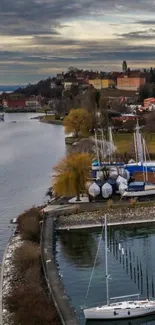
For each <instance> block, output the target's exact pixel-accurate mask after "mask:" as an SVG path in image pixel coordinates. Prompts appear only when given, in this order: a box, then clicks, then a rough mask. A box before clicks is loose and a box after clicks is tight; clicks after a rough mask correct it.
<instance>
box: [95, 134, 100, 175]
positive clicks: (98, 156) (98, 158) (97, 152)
mask: <svg viewBox="0 0 155 325" xmlns="http://www.w3.org/2000/svg"><path fill="white" fill-rule="evenodd" d="M95 146H96V154H97V160H98V165H99V171H100V170H101V165H100V154H99V148H98V143H97V133H96V130H95Z"/></svg>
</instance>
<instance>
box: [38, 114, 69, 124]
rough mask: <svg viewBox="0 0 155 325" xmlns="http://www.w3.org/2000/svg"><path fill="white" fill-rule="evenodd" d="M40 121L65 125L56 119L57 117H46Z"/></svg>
mask: <svg viewBox="0 0 155 325" xmlns="http://www.w3.org/2000/svg"><path fill="white" fill-rule="evenodd" d="M39 121H40V122H42V123H47V124H56V125H63V121H62V120H57V119H55V115H44V116H43V117H41V118H40V119H39Z"/></svg>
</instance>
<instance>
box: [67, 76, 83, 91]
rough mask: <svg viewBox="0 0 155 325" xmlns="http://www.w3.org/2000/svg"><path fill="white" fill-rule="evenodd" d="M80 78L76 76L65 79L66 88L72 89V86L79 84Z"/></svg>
mask: <svg viewBox="0 0 155 325" xmlns="http://www.w3.org/2000/svg"><path fill="white" fill-rule="evenodd" d="M78 84H79V83H78V80H77V79H76V78H73V77H70V78H67V79H65V80H64V89H65V90H70V89H71V87H72V86H78Z"/></svg>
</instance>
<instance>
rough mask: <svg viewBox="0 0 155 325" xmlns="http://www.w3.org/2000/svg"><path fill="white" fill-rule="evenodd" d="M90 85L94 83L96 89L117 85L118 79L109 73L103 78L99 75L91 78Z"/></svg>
mask: <svg viewBox="0 0 155 325" xmlns="http://www.w3.org/2000/svg"><path fill="white" fill-rule="evenodd" d="M89 85H92V86H93V87H94V88H95V89H99V90H100V89H103V88H109V87H115V86H116V81H115V80H114V79H113V78H111V77H109V76H108V75H107V76H104V77H103V78H101V77H98V78H94V79H89Z"/></svg>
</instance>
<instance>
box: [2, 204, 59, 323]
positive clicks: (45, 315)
mask: <svg viewBox="0 0 155 325" xmlns="http://www.w3.org/2000/svg"><path fill="white" fill-rule="evenodd" d="M41 208H42V207H39V208H31V209H30V210H28V211H25V212H24V213H23V214H21V215H20V216H19V217H18V218H17V228H16V232H15V235H13V237H12V238H11V240H10V242H9V245H8V248H7V251H6V253H5V260H4V267H3V269H4V271H3V279H2V280H3V281H2V283H1V286H2V290H1V291H2V292H1V293H2V311H3V313H2V323H3V325H10V324H11V325H27V324H29V325H31V324H32V325H33V324H44V325H48V324H54V325H60V324H61V321H60V319H59V317H58V313H57V311H56V308H55V306H54V303H53V300H52V299H51V297H50V296H49V294H48V292H47V287H46V285H45V281H44V276H43V271H42V265H41V253H40V222H41V221H42V214H41V211H40V209H41Z"/></svg>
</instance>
